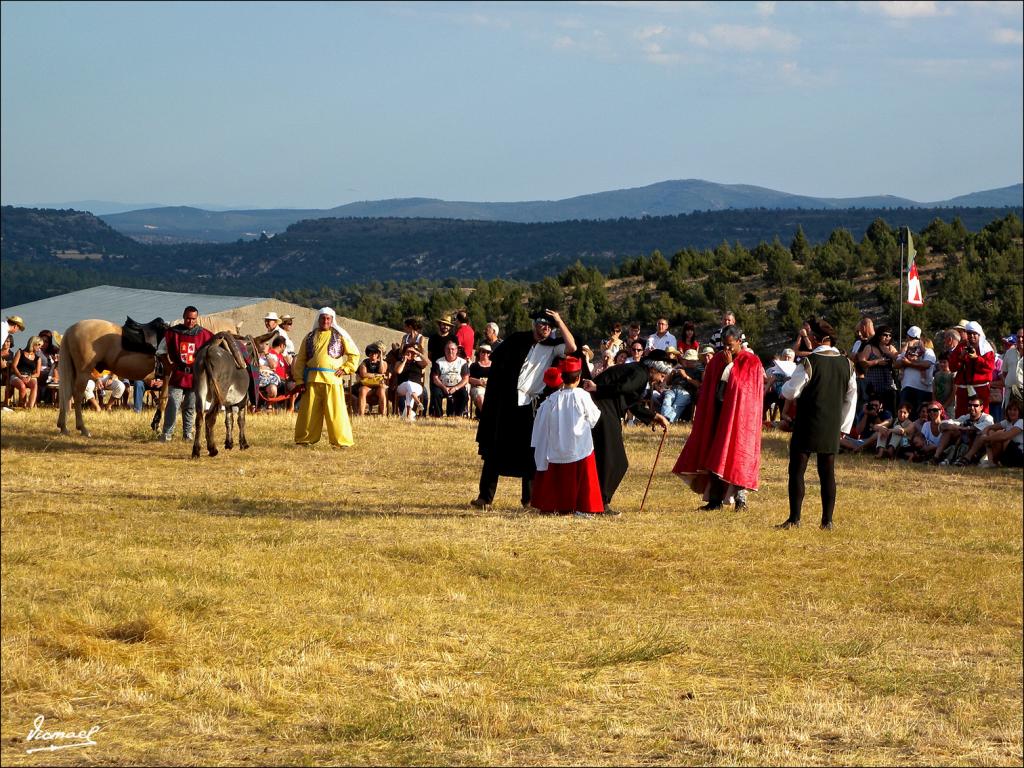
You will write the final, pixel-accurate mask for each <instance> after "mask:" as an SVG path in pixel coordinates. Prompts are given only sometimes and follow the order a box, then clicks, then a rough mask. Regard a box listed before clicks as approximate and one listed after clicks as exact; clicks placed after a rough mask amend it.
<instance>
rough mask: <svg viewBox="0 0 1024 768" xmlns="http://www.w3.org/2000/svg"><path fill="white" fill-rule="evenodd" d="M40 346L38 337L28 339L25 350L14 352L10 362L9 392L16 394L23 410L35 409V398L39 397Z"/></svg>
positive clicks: (40, 341)
mask: <svg viewBox="0 0 1024 768" xmlns="http://www.w3.org/2000/svg"><path fill="white" fill-rule="evenodd" d="M42 346H43V342H42V339H40V338H39V337H38V336H31V337H29V340H28V342H27V343H26V344H25V348H24V349H19V350H18V351H17V352H15V353H14V359H13V360H12V362H11V376H10V379H9V383H10V385H11V391H12V393H13V392H17V393H18V402H19V404H20V405H21V407H23V408H35V407H36V398H37V397H38V396H39V371H40V369H41V367H42V360H41V359H40V356H39V350H40V349H42Z"/></svg>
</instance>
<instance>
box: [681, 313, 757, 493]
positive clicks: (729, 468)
mask: <svg viewBox="0 0 1024 768" xmlns="http://www.w3.org/2000/svg"><path fill="white" fill-rule="evenodd" d="M742 337H743V332H742V331H741V330H740V329H739V328H737V327H736V326H735V325H729V326H726V327H725V328H723V329H722V342H723V344H724V346H725V348H724V349H723V350H722V351H721V352H718V353H717V354H715V356H714V357H713V358H711V362H709V363H708V366H707V368H706V369H705V370H704V379H703V381H702V383H701V387H700V394H699V396H698V398H697V409H696V412H695V413H694V416H693V431H692V432H691V433H690V437H689V438H688V439H687V441H686V443H685V445H683V450H682V452H681V453H680V454H679V459H678V460H677V461H676V464H675V466H674V467H673V468H672V472H673V473H675V474H676V475H678V476H679V477H680V478H681V479H682V480H683V482H685V483H686V484H687V485H689V486H690V489H691V490H692V491H693V492H694V493H698V494H700V495H701V496H703V498H704V500H705V501H706V502H707V503H706V504H705V505H704V506H702V507H700V509H702V510H714V509H721V508H722V505H723V504H725V503H728V502H730V501H732V499H733V498H735V500H736V509H737V510H739V509H745V508H746V506H747V504H746V500H745V498H744V496H743V494H740V493H739V491H743V490H744V489H749V490H752V491H756V490H757V488H758V475H759V474H760V470H761V418H762V413H761V405H762V398H763V397H764V366H762V365H761V361H760V360H759V359H758V357H757V355H755V354H754V353H753V352H751V351H750V350H749V349H744V347H743V342H742Z"/></svg>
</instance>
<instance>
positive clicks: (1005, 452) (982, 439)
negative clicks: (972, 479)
mask: <svg viewBox="0 0 1024 768" xmlns="http://www.w3.org/2000/svg"><path fill="white" fill-rule="evenodd" d="M1005 412H1006V418H1005V419H1003V420H1002V421H1000V422H999V423H998V424H995V425H993V426H991V427H988V428H987V429H986V430H985V431H984V432H982V433H981V434H980V435H978V438H977V439H976V440H975V441H974V444H973V445H971V448H970V450H969V451H968V452H967V454H966V455H965V456H964V459H966V460H967V462H968V463H970V462H971V461H972V460H973V458H974V456H975V455H976V454H979V453H981V451H982V450H984V451H985V456H983V457H982V458H981V461H979V462H978V466H979V467H1024V419H1021V415H1020V414H1021V407H1020V402H1019V401H1018V400H1011V401H1010V402H1009V403H1007V405H1006V408H1005Z"/></svg>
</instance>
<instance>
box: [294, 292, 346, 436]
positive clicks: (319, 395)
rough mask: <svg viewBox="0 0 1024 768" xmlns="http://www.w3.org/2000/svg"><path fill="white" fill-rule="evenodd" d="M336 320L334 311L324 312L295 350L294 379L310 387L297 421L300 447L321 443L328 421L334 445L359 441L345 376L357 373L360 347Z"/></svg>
mask: <svg viewBox="0 0 1024 768" xmlns="http://www.w3.org/2000/svg"><path fill="white" fill-rule="evenodd" d="M336 321H337V317H336V316H335V314H334V310H333V309H331V308H330V307H324V308H323V309H321V310H320V311H319V312H318V313H317V318H316V326H315V327H314V328H313V330H312V331H310V332H309V333H308V334H307V335H306V338H305V339H303V340H302V344H301V345H299V347H298V349H296V350H295V361H294V362H293V363H292V377H293V378H294V379H295V380H296V381H301V382H303V383H304V384H305V385H306V391H305V393H304V394H303V395H302V405H301V407H300V408H299V416H298V418H297V419H296V421H295V442H296V443H297V444H299V445H312V444H313V443H316V442H318V441H319V440H320V432H321V430H322V429H323V424H324V419H325V418H326V420H327V438H328V439H329V440H330V441H331V445H332V446H334V447H335V448H341V447H342V446H345V447H348V446H350V445H352V444H353V443H354V442H355V441H354V440H353V439H352V423H351V422H350V421H349V418H348V410H347V408H346V407H345V387H344V383H345V380H344V378H343V377H344V376H346V375H348V374H351V373H354V372H355V370H356V367H357V366H358V365H359V348H358V347H356V344H355V342H354V341H352V337H351V336H349V335H348V333H347V332H346V331H345V330H344V329H343V328H341V327H339V326H337V325H336Z"/></svg>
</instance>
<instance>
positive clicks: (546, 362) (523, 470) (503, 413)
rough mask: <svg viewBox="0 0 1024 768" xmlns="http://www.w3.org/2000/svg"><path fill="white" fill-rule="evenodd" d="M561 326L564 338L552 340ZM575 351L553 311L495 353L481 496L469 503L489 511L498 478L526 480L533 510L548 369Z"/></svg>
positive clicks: (482, 446)
mask: <svg viewBox="0 0 1024 768" xmlns="http://www.w3.org/2000/svg"><path fill="white" fill-rule="evenodd" d="M555 327H557V328H558V330H559V332H560V333H561V337H562V338H561V339H556V338H553V335H554V334H553V329H554V328H555ZM575 351H576V341H575V339H573V336H572V334H571V333H570V332H569V329H568V328H567V327H566V325H565V323H564V322H563V321H562V318H561V317H560V316H559V314H558V313H557V312H555V311H554V310H551V309H547V310H545V311H544V314H543V315H541V316H539V317H537V318H536V319H535V320H534V321H533V330H532V331H517V332H516V333H512V334H509V336H508V338H506V339H505V340H504V341H503V342H502V343H501V344H500V345H499V346H498V347H497V348H496V349H495V350H494V352H493V354H492V355H491V370H490V373H489V374H488V376H487V397H486V398H484V407H483V411H482V412H481V413H480V424H479V426H478V427H477V431H476V441H477V444H478V445H479V453H480V456H482V457H483V460H484V465H483V468H482V469H481V472H480V493H479V495H478V496H477V497H476V498H475V499H473V501H471V502H470V504H471V505H472V506H474V507H476V508H477V509H488V508H489V507H490V506H491V502H493V501H494V494H495V492H496V491H497V489H498V478H499V477H501V476H502V475H504V476H505V477H520V478H522V495H521V497H520V501H521V502H522V505H523V506H524V507H527V506H529V504H530V496H531V490H532V483H533V474H534V472H535V471H536V466H535V465H534V462H533V448H532V447H531V446H530V438H531V436H532V433H533V414H534V410H535V409H536V406H537V399H538V397H539V396H540V394H541V393H542V392H543V391H544V371H545V370H546V369H547V368H549V367H551V365H552V363H553V362H554V361H555V360H556V359H557V358H559V357H563V356H565V355H570V354H572V353H573V352H575Z"/></svg>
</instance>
